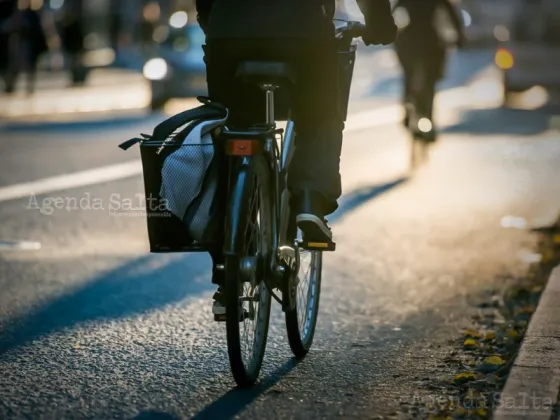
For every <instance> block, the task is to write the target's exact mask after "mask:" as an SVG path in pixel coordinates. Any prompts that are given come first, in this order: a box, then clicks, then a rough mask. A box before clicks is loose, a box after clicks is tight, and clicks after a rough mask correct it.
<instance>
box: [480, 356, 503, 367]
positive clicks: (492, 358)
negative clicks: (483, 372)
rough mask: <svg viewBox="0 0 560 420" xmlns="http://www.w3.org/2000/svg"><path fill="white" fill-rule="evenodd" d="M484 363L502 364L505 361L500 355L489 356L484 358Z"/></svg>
mask: <svg viewBox="0 0 560 420" xmlns="http://www.w3.org/2000/svg"><path fill="white" fill-rule="evenodd" d="M484 363H485V364H487V365H503V364H504V363H505V361H504V360H503V359H502V358H501V357H500V356H490V357H487V358H486V359H484Z"/></svg>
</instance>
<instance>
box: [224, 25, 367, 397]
mask: <svg viewBox="0 0 560 420" xmlns="http://www.w3.org/2000/svg"><path fill="white" fill-rule="evenodd" d="M363 30H364V25H362V24H360V23H358V22H347V23H346V25H345V26H343V27H340V28H338V29H337V31H336V35H337V39H338V42H339V47H340V48H346V49H349V50H352V49H353V51H355V49H356V46H355V44H353V39H354V38H358V37H360V36H361V35H362V33H363ZM352 68H353V62H352ZM237 75H238V76H239V77H242V78H244V79H245V81H248V82H250V83H255V84H257V85H258V86H259V87H260V88H261V89H262V90H263V91H264V92H265V93H266V123H265V124H264V125H262V126H258V127H249V128H247V129H243V130H239V129H236V130H234V129H229V128H228V127H225V128H224V129H223V131H222V133H221V136H220V138H221V139H223V140H224V141H225V145H226V155H227V156H228V158H230V171H231V172H230V180H231V181H230V186H229V204H228V206H227V210H226V221H225V224H226V240H225V244H224V250H225V264H224V266H223V269H224V270H225V293H226V304H225V306H226V315H225V323H226V333H227V346H228V354H229V362H230V367H231V371H232V374H233V377H234V379H235V381H236V383H237V384H238V386H240V387H246V386H251V385H252V384H254V382H255V381H256V380H257V377H258V375H259V373H260V369H261V366H262V362H263V358H264V353H265V348H266V342H267V338H268V326H269V318H270V309H271V302H272V299H274V300H276V301H277V302H278V303H280V304H281V305H282V310H283V312H284V313H285V323H286V329H287V335H288V341H289V344H290V347H291V350H292V352H293V354H294V356H295V357H296V358H297V359H302V358H304V357H305V356H306V354H307V353H308V352H309V349H310V348H311V345H312V342H313V337H314V334H315V328H316V323H317V315H318V311H319V297H320V292H321V273H322V262H323V252H325V251H334V250H335V248H336V244H335V243H334V242H331V243H305V242H303V239H302V236H301V234H300V233H298V229H297V226H296V223H295V215H292V214H290V208H289V202H290V198H289V192H288V190H287V177H288V171H289V166H290V161H291V158H292V155H293V151H294V142H295V136H296V127H295V124H294V122H293V121H292V120H290V119H288V121H287V123H286V128H285V129H279V128H277V125H276V120H275V110H274V93H275V91H276V90H277V89H279V88H281V87H282V86H283V85H284V84H285V83H286V82H290V83H294V82H295V79H296V75H295V74H294V72H293V69H292V68H291V66H290V65H289V64H287V63H281V62H244V63H242V64H241V65H240V66H239V69H238V72H237ZM348 83H349V82H348ZM278 292H280V293H278ZM249 324H252V325H249Z"/></svg>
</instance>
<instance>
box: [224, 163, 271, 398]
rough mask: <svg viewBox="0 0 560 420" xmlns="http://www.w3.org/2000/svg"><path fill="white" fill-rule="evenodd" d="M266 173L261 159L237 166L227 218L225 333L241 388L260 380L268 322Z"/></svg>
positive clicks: (231, 363) (236, 377)
mask: <svg viewBox="0 0 560 420" xmlns="http://www.w3.org/2000/svg"><path fill="white" fill-rule="evenodd" d="M269 179H270V172H269V168H268V167H267V166H266V162H265V160H264V158H263V157H262V156H255V157H253V158H251V161H250V162H248V163H247V162H245V163H244V164H242V165H241V169H240V171H239V173H238V175H237V181H236V183H235V186H234V189H233V194H232V199H231V202H230V209H229V215H228V221H229V222H228V224H229V226H228V231H229V232H231V237H230V239H228V241H231V243H232V244H233V245H232V247H233V248H234V249H235V252H234V253H233V254H232V253H230V255H229V256H227V257H226V264H225V269H226V332H227V345H228V354H229V361H230V367H231V371H232V374H233V377H234V379H235V381H236V382H237V384H238V385H239V386H240V387H247V386H251V385H253V384H254V383H255V381H256V380H257V377H258V375H259V372H260V369H261V365H262V361H263V358H264V352H265V348H266V341H267V337H268V324H269V318H270V303H271V295H270V291H269V289H268V287H267V285H266V284H265V277H266V276H267V274H268V272H269V270H267V266H268V261H269V257H270V255H271V252H272V236H271V235H272V223H273V219H272V206H271V196H270V181H269Z"/></svg>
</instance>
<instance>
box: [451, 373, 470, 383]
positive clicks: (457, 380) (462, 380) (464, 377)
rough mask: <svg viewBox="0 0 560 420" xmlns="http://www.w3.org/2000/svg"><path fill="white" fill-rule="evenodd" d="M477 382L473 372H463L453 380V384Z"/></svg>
mask: <svg viewBox="0 0 560 420" xmlns="http://www.w3.org/2000/svg"><path fill="white" fill-rule="evenodd" d="M474 380H476V375H475V374H474V373H473V372H463V373H458V374H457V375H455V377H454V378H453V382H455V383H456V384H464V383H465V382H470V381H474Z"/></svg>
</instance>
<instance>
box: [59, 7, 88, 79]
mask: <svg viewBox="0 0 560 420" xmlns="http://www.w3.org/2000/svg"><path fill="white" fill-rule="evenodd" d="M60 40H61V45H62V49H63V50H64V52H65V53H66V55H67V57H68V63H69V70H70V77H71V80H72V85H73V86H77V85H81V84H83V83H85V81H86V77H87V69H86V68H85V66H84V63H83V59H84V52H85V48H84V25H83V23H82V19H81V17H80V16H78V15H77V14H76V13H73V12H71V11H67V12H66V13H64V15H63V17H62V21H61V25H60Z"/></svg>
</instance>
